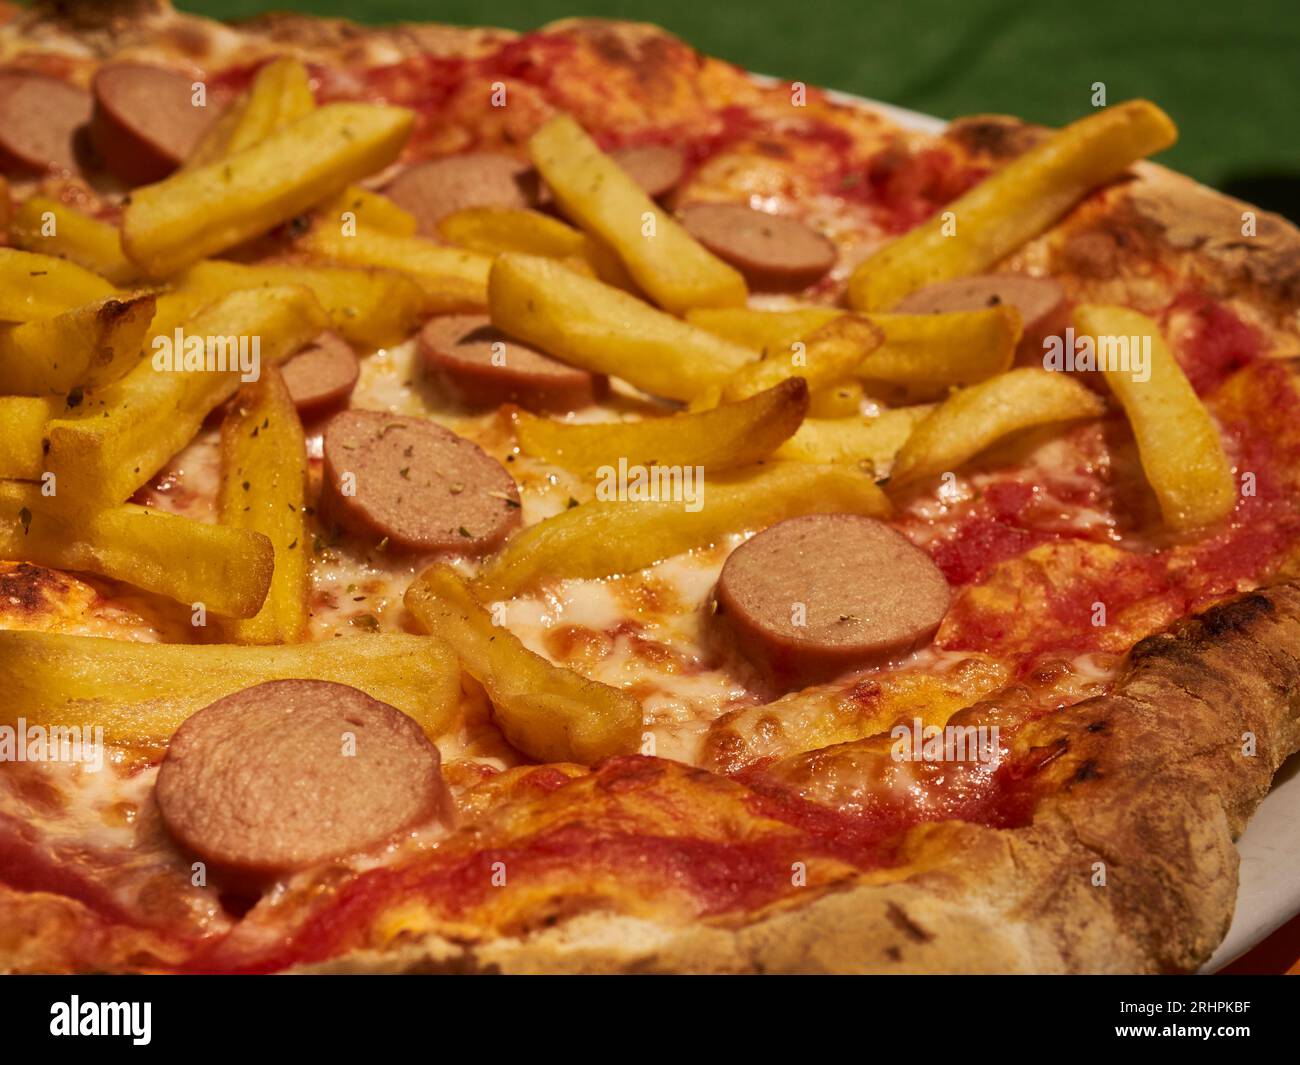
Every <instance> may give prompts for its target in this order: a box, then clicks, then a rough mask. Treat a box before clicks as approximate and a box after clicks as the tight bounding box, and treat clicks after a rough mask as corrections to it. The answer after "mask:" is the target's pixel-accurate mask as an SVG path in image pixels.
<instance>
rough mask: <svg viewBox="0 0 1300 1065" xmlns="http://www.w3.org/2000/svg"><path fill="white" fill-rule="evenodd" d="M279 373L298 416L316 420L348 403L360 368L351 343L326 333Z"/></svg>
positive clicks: (335, 334) (334, 334)
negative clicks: (282, 376) (282, 377)
mask: <svg viewBox="0 0 1300 1065" xmlns="http://www.w3.org/2000/svg"><path fill="white" fill-rule="evenodd" d="M280 373H281V374H283V375H284V383H285V384H286V385H287V386H288V388H289V397H290V398H291V399H292V400H293V403H294V406H295V407H297V408H298V413H299V414H300V415H302V416H303V417H304V418H315V417H318V416H319V415H321V414H323V413H324V412H326V411H328V410H332V409H334V408H335V407H340V406H342V405H343V404H344V403H346V402H347V398H348V396H350V395H352V389H353V388H355V387H356V384H357V377H358V375H359V373H360V367H359V365H358V363H357V357H356V355H354V354H353V352H352V348H351V346H350V345H349V344H348V342H347V341H346V340H344V339H343V338H342V337H341V336H339V335H338V334H337V333H330V332H328V331H327V332H324V333H322V334H321V335H320V336H318V337H317V338H316V339H315V340H313V341H312V342H311V343H310V344H308V345H307V346H306V347H305V348H303V349H302V351H300V352H298V354H297V355H295V356H294V357H293V358H291V359H290V360H289V361H288V362H286V363H285V364H284V365H283V366H282V367H280Z"/></svg>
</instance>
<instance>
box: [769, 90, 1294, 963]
mask: <svg viewBox="0 0 1300 1065" xmlns="http://www.w3.org/2000/svg"><path fill="white" fill-rule="evenodd" d="M760 80H761V81H764V82H768V83H770V82H771V81H772V80H775V79H769V78H766V77H764V78H761V79H760ZM827 96H828V97H829V98H830V99H831V100H833V101H834V102H836V103H841V104H845V105H848V106H851V107H862V106H866V107H869V108H871V109H873V110H876V111H880V112H882V113H884V114H885V115H887V116H888V117H889V118H892V119H893V120H894V121H895V122H897V123H898V124H899V125H900V126H905V127H906V128H908V129H915V130H918V131H920V132H922V133H937V132H939V131H941V130H942V129H943V128H944V126H946V125H947V123H946V122H945V121H944V120H943V119H939V118H935V117H934V116H933V115H923V114H921V113H920V112H918V111H908V110H906V109H905V108H901V107H894V106H893V105H892V104H886V103H880V102H879V101H876V100H869V99H867V98H866V97H864V96H854V95H853V94H851V93H845V92H838V91H835V90H828V91H827ZM1297 841H1300V755H1296V756H1295V757H1293V758H1291V759H1290V760H1289V761H1288V762H1287V763H1286V764H1285V765H1283V766H1282V768H1281V769H1279V770H1278V772H1277V776H1276V777H1275V778H1274V780H1273V790H1272V791H1270V792H1269V793H1268V796H1267V797H1266V798H1265V799H1264V801H1263V802H1262V803H1261V804H1260V806H1259V809H1258V810H1256V811H1255V816H1254V817H1252V818H1251V820H1250V824H1249V825H1247V827H1246V831H1245V832H1244V833H1242V836H1241V839H1239V840H1238V841H1237V850H1238V851H1239V852H1240V853H1241V882H1240V884H1239V886H1238V888H1237V908H1236V911H1235V913H1234V915H1233V919H1232V927H1231V928H1229V929H1228V934H1227V935H1226V936H1225V937H1224V939H1223V942H1222V943H1220V944H1219V949H1218V950H1216V951H1215V952H1214V956H1213V957H1212V958H1210V960H1209V961H1208V962H1206V963H1205V967H1204V969H1203V970H1202V972H1210V973H1212V972H1214V971H1216V970H1218V969H1220V968H1222V967H1223V966H1225V965H1227V964H1228V963H1229V962H1230V961H1232V960H1234V959H1235V958H1239V957H1240V956H1241V955H1243V954H1245V953H1246V951H1248V950H1250V949H1251V947H1254V946H1255V945H1257V944H1258V943H1261V942H1262V941H1263V940H1265V939H1267V938H1268V937H1269V935H1271V934H1272V933H1273V932H1275V931H1276V930H1277V929H1278V928H1280V927H1282V925H1284V924H1286V922H1287V921H1289V920H1291V918H1292V917H1294V916H1296V914H1298V913H1300V846H1297Z"/></svg>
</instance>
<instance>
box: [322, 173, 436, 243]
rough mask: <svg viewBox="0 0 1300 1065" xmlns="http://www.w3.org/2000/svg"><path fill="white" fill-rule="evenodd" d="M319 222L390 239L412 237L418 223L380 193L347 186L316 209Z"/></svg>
mask: <svg viewBox="0 0 1300 1065" xmlns="http://www.w3.org/2000/svg"><path fill="white" fill-rule="evenodd" d="M317 213H318V214H319V215H320V216H321V218H322V219H325V220H327V221H328V222H333V223H335V224H337V225H338V226H339V228H340V232H341V231H342V227H344V226H355V227H356V228H357V230H358V231H360V230H361V229H362V228H365V229H373V230H376V231H377V232H379V233H387V234H389V235H390V236H394V237H413V236H415V231H416V229H418V228H419V223H418V222H417V221H416V220H415V215H413V214H411V212H410V211H407V210H405V209H403V208H401V207H398V206H397V204H395V203H394V202H393V201H392V200H390V199H389V198H388V197H387V196H385V195H383V193H379V192H372V191H371V190H370V189H366V188H362V187H361V186H360V185H349V186H348V187H347V188H346V189H344V190H343V191H342V192H340V193H339V194H338V195H337V196H335V197H334V198H333V199H332V200H327V201H326V202H325V203H322V204H321V205H320V207H318V208H317Z"/></svg>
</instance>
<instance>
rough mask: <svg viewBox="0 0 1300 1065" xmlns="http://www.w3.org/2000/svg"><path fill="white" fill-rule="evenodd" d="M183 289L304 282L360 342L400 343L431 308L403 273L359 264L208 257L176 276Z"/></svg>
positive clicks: (222, 290)
mask: <svg viewBox="0 0 1300 1065" xmlns="http://www.w3.org/2000/svg"><path fill="white" fill-rule="evenodd" d="M177 284H178V286H179V287H180V289H181V290H185V289H193V290H196V291H199V292H206V293H210V294H211V298H214V299H215V298H216V297H217V296H220V295H225V294H226V293H229V292H235V291H237V290H238V289H248V288H267V287H280V286H282V285H303V286H305V287H306V288H309V289H311V291H312V293H313V294H314V295H315V296H316V299H317V300H319V301H320V305H321V307H323V308H324V310H325V313H326V314H328V315H329V318H330V327H331V328H332V329H333V330H334V332H336V333H338V334H339V336H341V337H343V338H344V339H345V340H349V341H351V342H352V343H354V344H356V345H357V346H358V347H362V348H384V347H388V346H390V345H392V344H400V343H401V342H402V341H403V340H405V339H407V337H409V336H410V335H411V334H412V333H414V332H415V331H416V329H417V328H418V327H419V325H420V322H421V321H422V320H423V319H424V318H425V317H426V316H427V314H428V313H429V301H428V299H427V298H426V297H425V294H424V290H423V289H421V288H420V286H419V285H418V284H416V282H414V281H412V280H411V279H410V278H409V277H407V276H405V275H404V274H399V273H396V272H395V271H392V270H380V269H376V268H373V267H359V266H308V265H306V264H304V263H292V264H290V263H257V264H255V265H251V266H250V265H245V264H243V263H232V262H225V261H223V260H220V259H207V260H205V261H203V262H201V263H195V264H194V265H193V266H191V267H190V268H189V269H188V270H186V271H185V272H184V273H183V274H181V275H180V276H179V277H178V279H177Z"/></svg>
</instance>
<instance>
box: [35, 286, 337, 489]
mask: <svg viewBox="0 0 1300 1065" xmlns="http://www.w3.org/2000/svg"><path fill="white" fill-rule="evenodd" d="M328 324H329V319H328V318H327V317H326V315H325V312H324V311H323V310H322V309H321V306H320V304H319V303H318V302H317V301H316V297H315V296H313V295H312V294H311V291H310V290H309V289H307V288H304V287H302V286H285V287H282V288H259V289H244V290H240V291H238V292H232V293H230V294H229V295H226V296H223V297H221V298H220V299H218V300H217V301H216V302H215V303H213V304H211V305H210V306H208V307H207V308H206V309H205V310H202V311H200V312H199V313H198V314H197V315H196V316H195V317H194V318H192V319H191V320H190V321H189V322H188V323H187V324H186V325H185V326H184V332H185V335H186V336H188V337H191V338H198V339H199V340H200V341H204V340H208V339H210V338H220V339H221V340H223V341H228V342H229V345H226V344H223V345H222V346H221V347H216V346H213V347H212V349H211V350H212V354H213V356H214V357H220V358H223V359H230V360H233V361H234V362H235V363H236V369H235V370H234V371H232V370H230V369H222V370H215V369H214V370H184V369H182V370H175V369H166V368H163V369H157V368H155V363H156V362H159V361H160V356H161V355H162V354H163V353H164V351H163V350H161V349H160V350H159V351H155V352H154V353H153V356H152V357H151V358H149V359H147V360H146V361H144V362H142V363H141V364H140V365H139V366H137V367H136V368H135V369H134V370H132V371H131V372H130V373H129V374H127V375H126V376H125V377H123V378H122V379H121V380H120V381H117V382H115V383H113V384H111V385H109V386H108V387H107V388H104V389H101V390H100V391H98V392H95V393H91V394H89V395H87V396H86V398H85V400H84V401H83V402H82V404H81V406H80V407H79V408H78V409H77V416H75V417H65V418H57V419H55V420H54V421H52V422H50V424H49V427H48V431H47V435H48V437H49V441H50V449H49V454H48V456H47V467H48V469H50V470H52V471H53V472H54V473H55V474H56V475H57V476H58V480H59V496H60V498H61V499H66V500H67V501H68V505H71V506H104V505H108V504H113V503H120V502H121V501H122V500H124V499H127V498H129V497H130V495H131V493H132V492H134V491H135V490H136V489H137V488H139V487H140V486H141V485H142V484H144V483H145V482H146V481H148V480H149V478H150V477H152V476H153V475H154V474H155V473H156V472H157V471H158V470H159V469H160V468H161V467H162V465H163V464H164V463H165V462H166V461H167V460H168V459H169V458H171V456H173V455H174V454H176V452H178V451H180V450H181V448H183V447H184V446H185V445H186V444H188V443H189V442H190V440H191V439H192V438H193V437H194V434H195V433H197V432H198V431H199V427H200V426H201V425H202V424H203V419H204V418H205V417H206V416H207V414H208V412H209V411H210V410H212V409H213V408H214V407H216V406H217V404H219V403H224V402H225V401H226V400H227V399H229V398H230V397H231V396H233V395H234V394H235V391H236V390H237V389H238V388H239V384H240V373H239V371H238V365H237V364H238V359H237V357H236V354H235V352H234V345H236V344H237V343H238V342H239V341H240V340H241V339H242V338H256V339H259V340H260V353H259V354H260V368H261V369H265V368H266V367H269V366H275V365H277V364H278V363H281V362H283V361H284V360H285V359H287V358H288V357H289V356H290V355H292V354H293V353H294V352H295V351H297V350H298V349H299V348H301V347H302V346H303V345H304V344H306V343H307V342H308V341H309V340H311V339H312V337H314V336H316V334H318V333H319V332H320V331H321V330H322V329H325V328H326V327H327V325H328ZM248 347H249V349H250V351H251V347H252V339H249V340H248ZM227 351H230V352H231V354H230V355H227ZM179 354H180V353H178V355H179Z"/></svg>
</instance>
